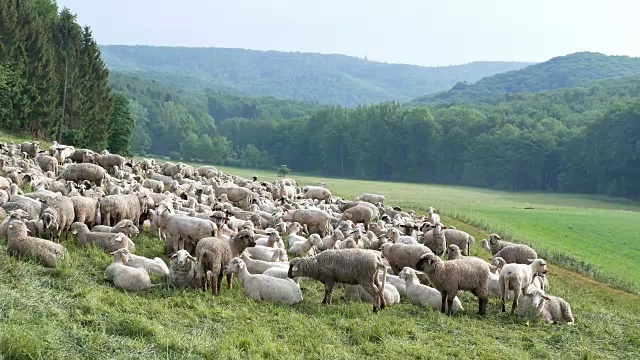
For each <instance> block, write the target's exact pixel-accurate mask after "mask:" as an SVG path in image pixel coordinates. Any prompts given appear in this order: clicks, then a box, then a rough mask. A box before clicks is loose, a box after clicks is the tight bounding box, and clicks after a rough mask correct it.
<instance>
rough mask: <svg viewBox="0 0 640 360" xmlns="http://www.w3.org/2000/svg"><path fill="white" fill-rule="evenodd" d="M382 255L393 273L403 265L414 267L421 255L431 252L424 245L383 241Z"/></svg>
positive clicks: (397, 272) (402, 267)
mask: <svg viewBox="0 0 640 360" xmlns="http://www.w3.org/2000/svg"><path fill="white" fill-rule="evenodd" d="M380 249H381V252H382V256H384V258H385V259H387V261H388V262H389V266H391V269H392V270H393V273H394V274H399V273H400V271H401V270H402V269H404V268H405V267H414V266H415V265H416V263H418V260H420V258H421V257H422V255H425V254H430V253H432V252H431V250H429V248H428V247H426V246H424V245H406V244H392V243H385V244H382V246H381V248H380Z"/></svg>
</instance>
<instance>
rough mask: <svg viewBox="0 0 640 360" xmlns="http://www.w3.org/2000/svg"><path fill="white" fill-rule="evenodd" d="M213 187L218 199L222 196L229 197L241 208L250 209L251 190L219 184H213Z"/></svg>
mask: <svg viewBox="0 0 640 360" xmlns="http://www.w3.org/2000/svg"><path fill="white" fill-rule="evenodd" d="M211 186H212V187H213V190H214V191H215V193H216V197H219V196H220V195H222V194H225V195H227V197H228V199H229V201H230V202H232V203H234V204H237V205H238V206H240V207H241V208H247V207H249V204H250V203H251V190H249V189H247V188H241V187H237V186H236V187H230V186H219V185H218V183H217V182H215V181H214V182H212V183H211Z"/></svg>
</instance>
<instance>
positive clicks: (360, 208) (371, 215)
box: [340, 205, 376, 231]
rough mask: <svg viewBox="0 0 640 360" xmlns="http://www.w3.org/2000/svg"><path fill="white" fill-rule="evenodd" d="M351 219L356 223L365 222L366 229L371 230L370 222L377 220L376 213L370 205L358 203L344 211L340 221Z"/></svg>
mask: <svg viewBox="0 0 640 360" xmlns="http://www.w3.org/2000/svg"><path fill="white" fill-rule="evenodd" d="M346 220H351V221H353V222H354V223H362V224H364V229H365V231H369V224H371V223H372V222H374V221H375V220H376V213H375V212H374V211H373V210H372V209H371V208H370V207H368V206H365V205H356V206H354V207H351V208H348V209H346V210H345V211H344V212H342V217H340V221H346Z"/></svg>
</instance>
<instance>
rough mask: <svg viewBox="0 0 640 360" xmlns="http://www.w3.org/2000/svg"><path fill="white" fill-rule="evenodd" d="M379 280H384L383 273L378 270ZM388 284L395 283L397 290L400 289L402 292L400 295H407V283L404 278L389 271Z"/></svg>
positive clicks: (399, 291)
mask: <svg viewBox="0 0 640 360" xmlns="http://www.w3.org/2000/svg"><path fill="white" fill-rule="evenodd" d="M378 280H379V281H382V273H381V272H378ZM386 282H387V284H391V285H393V286H394V287H395V288H396V290H398V293H399V294H400V296H404V297H406V296H407V283H406V281H405V280H404V279H400V278H399V277H398V276H397V275H391V274H389V273H387V279H386Z"/></svg>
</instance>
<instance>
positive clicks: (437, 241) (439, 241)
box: [422, 223, 447, 256]
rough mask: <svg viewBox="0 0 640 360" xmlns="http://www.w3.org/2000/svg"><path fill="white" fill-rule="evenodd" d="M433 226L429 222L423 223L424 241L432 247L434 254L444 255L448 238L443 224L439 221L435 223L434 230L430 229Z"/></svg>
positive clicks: (425, 244) (427, 245)
mask: <svg viewBox="0 0 640 360" xmlns="http://www.w3.org/2000/svg"><path fill="white" fill-rule="evenodd" d="M431 227H432V226H430V224H429V223H426V224H425V225H423V228H422V229H423V233H422V243H423V244H424V246H426V247H428V248H429V249H431V251H433V253H434V254H436V255H438V256H443V255H444V253H445V251H446V249H447V239H446V238H445V235H444V229H443V228H442V224H440V223H437V224H435V225H433V229H432V230H429V229H430V228H431Z"/></svg>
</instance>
